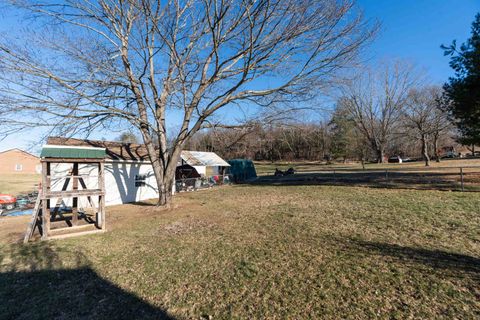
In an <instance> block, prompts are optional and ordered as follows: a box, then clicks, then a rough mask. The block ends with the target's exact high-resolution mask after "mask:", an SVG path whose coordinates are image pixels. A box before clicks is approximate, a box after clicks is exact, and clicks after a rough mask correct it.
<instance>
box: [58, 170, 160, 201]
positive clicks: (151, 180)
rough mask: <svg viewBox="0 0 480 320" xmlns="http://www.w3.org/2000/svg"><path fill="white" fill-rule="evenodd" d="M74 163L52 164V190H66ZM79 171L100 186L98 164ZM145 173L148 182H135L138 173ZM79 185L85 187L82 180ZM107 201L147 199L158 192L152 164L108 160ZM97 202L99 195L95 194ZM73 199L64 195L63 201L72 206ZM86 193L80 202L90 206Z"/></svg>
mask: <svg viewBox="0 0 480 320" xmlns="http://www.w3.org/2000/svg"><path fill="white" fill-rule="evenodd" d="M72 166H73V165H72V164H63V163H62V164H52V167H51V176H52V184H51V189H52V191H60V190H62V188H63V186H64V184H65V178H64V177H65V176H66V175H67V174H68V173H69V171H70V170H71V169H72ZM78 170H79V175H82V176H83V175H84V176H85V177H84V179H83V180H84V181H85V184H86V186H87V188H89V189H97V188H98V169H97V165H87V164H85V165H80V166H79V169H78ZM137 175H145V176H146V179H145V186H140V187H136V186H135V176H137ZM79 188H82V186H81V184H80V183H79ZM67 190H72V181H70V183H69V184H68V187H67ZM105 192H106V193H105V203H106V205H107V206H109V205H115V204H122V203H129V202H137V201H143V200H147V199H152V198H156V197H157V196H158V192H157V187H156V181H155V176H154V174H153V169H152V166H151V164H148V163H138V162H137V163H135V162H126V161H125V162H106V163H105ZM92 200H93V202H94V204H95V205H97V202H98V197H93V198H92ZM71 203H72V200H71V199H64V200H63V202H62V204H63V205H65V206H71ZM55 204H56V199H52V201H51V206H52V207H53V206H55ZM87 205H88V200H87V198H86V197H81V198H80V199H79V206H80V207H86V206H87Z"/></svg>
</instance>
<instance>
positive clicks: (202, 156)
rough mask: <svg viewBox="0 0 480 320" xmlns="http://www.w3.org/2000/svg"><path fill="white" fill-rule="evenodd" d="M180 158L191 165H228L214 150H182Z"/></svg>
mask: <svg viewBox="0 0 480 320" xmlns="http://www.w3.org/2000/svg"><path fill="white" fill-rule="evenodd" d="M181 157H182V160H183V161H185V162H186V163H187V164H189V165H191V166H207V167H210V166H211V167H216V166H219V167H230V165H229V164H228V162H226V161H225V160H223V159H222V158H220V157H219V156H218V155H217V154H216V153H214V152H202V151H187V150H184V151H182V155H181Z"/></svg>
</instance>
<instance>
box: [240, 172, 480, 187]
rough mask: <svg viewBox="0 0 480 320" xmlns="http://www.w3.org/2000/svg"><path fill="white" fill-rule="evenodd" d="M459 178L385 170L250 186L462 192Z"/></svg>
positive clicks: (274, 179) (300, 176)
mask: <svg viewBox="0 0 480 320" xmlns="http://www.w3.org/2000/svg"><path fill="white" fill-rule="evenodd" d="M457 176H458V174H457V175H456V174H454V173H451V172H448V173H440V172H421V173H418V172H398V171H387V172H386V171H385V170H383V171H382V170H372V171H357V172H341V171H340V172H335V173H334V172H333V171H332V172H311V173H295V174H293V175H288V176H259V177H258V178H257V179H255V180H252V181H249V182H246V184H251V185H257V186H272V185H273V186H302V185H327V186H351V187H370V188H389V189H416V190H445V191H460V190H461V184H460V181H457V179H459V177H457ZM465 191H480V187H479V185H478V184H468V185H466V186H465Z"/></svg>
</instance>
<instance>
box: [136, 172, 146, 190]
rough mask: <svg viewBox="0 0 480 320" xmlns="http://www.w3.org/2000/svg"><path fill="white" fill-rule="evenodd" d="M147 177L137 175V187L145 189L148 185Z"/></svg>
mask: <svg viewBox="0 0 480 320" xmlns="http://www.w3.org/2000/svg"><path fill="white" fill-rule="evenodd" d="M146 180H147V176H146V175H144V174H142V175H135V187H143V186H145V185H146V182H145V181H146Z"/></svg>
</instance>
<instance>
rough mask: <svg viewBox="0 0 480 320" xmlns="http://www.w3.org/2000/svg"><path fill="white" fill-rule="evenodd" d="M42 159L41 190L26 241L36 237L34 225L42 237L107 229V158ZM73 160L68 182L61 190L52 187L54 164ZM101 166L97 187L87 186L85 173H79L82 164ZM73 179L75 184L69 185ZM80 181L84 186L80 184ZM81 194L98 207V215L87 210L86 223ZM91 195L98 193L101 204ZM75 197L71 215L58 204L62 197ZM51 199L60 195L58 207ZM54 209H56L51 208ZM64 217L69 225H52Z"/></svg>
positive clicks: (58, 237)
mask: <svg viewBox="0 0 480 320" xmlns="http://www.w3.org/2000/svg"><path fill="white" fill-rule="evenodd" d="M41 162H42V187H41V190H40V191H39V194H38V197H37V201H36V202H35V207H34V209H33V212H32V220H31V222H30V224H29V225H28V228H27V232H26V234H25V238H24V243H27V242H28V241H30V239H32V238H33V235H34V232H35V228H37V229H38V230H39V231H40V234H41V240H51V239H62V238H68V237H74V236H79V235H85V234H92V233H98V232H104V231H105V161H104V159H75V158H44V159H42V160H41ZM65 163H66V164H72V165H73V169H72V170H70V171H69V172H68V173H67V175H66V176H65V177H64V178H65V182H64V184H63V187H62V190H61V191H52V190H51V186H52V175H51V167H52V164H65ZM80 164H88V165H97V166H98V189H87V186H86V184H85V181H84V180H83V176H80V175H79V169H78V168H79V165H80ZM70 181H72V188H71V190H68V186H69V184H70ZM79 183H80V185H81V187H82V188H79ZM80 197H87V200H88V203H89V204H90V206H91V207H92V208H93V209H94V210H95V211H96V213H95V215H96V219H95V220H93V219H91V218H90V217H87V216H86V215H85V213H83V214H82V215H81V217H82V218H84V222H85V223H83V224H79V216H80V215H79V211H78V209H79V208H78V204H79V201H78V200H79V198H80ZM92 197H98V206H95V205H94V202H93V200H92ZM66 198H67V199H68V198H71V199H72V210H71V217H70V216H67V215H69V214H64V213H62V212H60V210H59V205H60V203H61V202H62V200H63V199H66ZM52 199H57V202H56V205H55V207H53V208H52V207H51V201H52ZM52 209H53V211H52ZM60 221H64V222H66V224H67V226H66V227H57V228H51V227H52V223H56V222H60Z"/></svg>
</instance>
